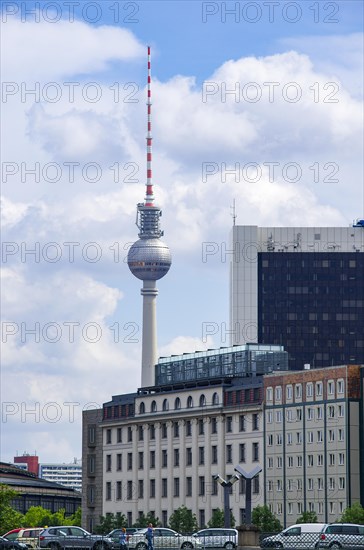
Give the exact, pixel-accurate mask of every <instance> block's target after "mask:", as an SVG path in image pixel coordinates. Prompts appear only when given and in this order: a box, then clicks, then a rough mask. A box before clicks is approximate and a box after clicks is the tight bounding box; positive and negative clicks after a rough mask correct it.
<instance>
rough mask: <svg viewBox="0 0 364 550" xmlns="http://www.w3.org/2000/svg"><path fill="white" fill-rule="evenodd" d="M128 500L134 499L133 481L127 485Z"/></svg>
mask: <svg viewBox="0 0 364 550" xmlns="http://www.w3.org/2000/svg"><path fill="white" fill-rule="evenodd" d="M126 498H127V500H132V499H133V482H132V481H128V483H127V485H126Z"/></svg>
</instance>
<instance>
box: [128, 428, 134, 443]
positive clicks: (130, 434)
mask: <svg viewBox="0 0 364 550" xmlns="http://www.w3.org/2000/svg"><path fill="white" fill-rule="evenodd" d="M131 441H133V430H132V429H131V426H128V443H130V442H131Z"/></svg>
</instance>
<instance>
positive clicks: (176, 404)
mask: <svg viewBox="0 0 364 550" xmlns="http://www.w3.org/2000/svg"><path fill="white" fill-rule="evenodd" d="M174 408H175V409H180V408H181V400H180V398H179V397H176V400H175V402H174Z"/></svg>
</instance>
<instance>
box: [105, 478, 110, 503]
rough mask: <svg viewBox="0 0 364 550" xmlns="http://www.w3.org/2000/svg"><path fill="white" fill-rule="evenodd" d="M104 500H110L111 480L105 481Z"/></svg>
mask: <svg viewBox="0 0 364 550" xmlns="http://www.w3.org/2000/svg"><path fill="white" fill-rule="evenodd" d="M106 500H111V481H107V482H106Z"/></svg>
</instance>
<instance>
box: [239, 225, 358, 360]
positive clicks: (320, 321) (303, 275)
mask: <svg viewBox="0 0 364 550" xmlns="http://www.w3.org/2000/svg"><path fill="white" fill-rule="evenodd" d="M232 247H233V250H234V254H233V258H232V260H231V288H230V322H231V327H230V329H231V331H232V343H233V344H242V343H245V342H259V343H261V344H265V343H270V344H280V345H283V346H284V348H285V350H286V351H288V353H289V368H290V369H293V370H299V369H302V368H303V366H304V364H305V363H309V364H311V365H312V366H314V367H326V366H330V365H340V364H363V363H364V227H361V226H360V225H357V226H353V227H348V228H323V227H321V228H258V227H256V226H235V227H234V228H233V232H232Z"/></svg>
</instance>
